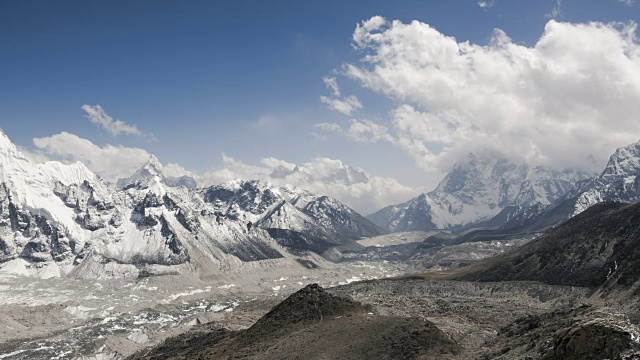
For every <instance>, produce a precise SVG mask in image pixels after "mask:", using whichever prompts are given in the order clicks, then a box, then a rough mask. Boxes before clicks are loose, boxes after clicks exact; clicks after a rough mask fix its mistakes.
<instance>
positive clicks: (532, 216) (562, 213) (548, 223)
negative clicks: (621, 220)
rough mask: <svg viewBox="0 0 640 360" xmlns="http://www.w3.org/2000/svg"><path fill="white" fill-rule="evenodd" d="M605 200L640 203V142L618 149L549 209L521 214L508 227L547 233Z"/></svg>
mask: <svg viewBox="0 0 640 360" xmlns="http://www.w3.org/2000/svg"><path fill="white" fill-rule="evenodd" d="M605 201H615V202H624V203H636V202H640V142H638V143H635V144H630V145H627V146H623V147H620V148H618V149H617V150H616V151H615V153H613V154H612V155H611V156H610V157H609V162H608V163H607V166H606V167H605V169H604V170H603V171H602V172H601V173H600V174H598V175H597V176H595V177H593V178H590V179H585V180H582V181H579V182H578V183H576V185H575V186H574V188H573V189H571V190H570V191H568V192H567V193H566V194H565V195H564V196H563V197H561V198H559V199H558V200H556V201H555V202H554V203H553V204H551V205H550V206H547V207H544V208H543V209H538V211H535V212H532V211H528V212H522V211H520V212H519V213H518V214H517V215H516V216H514V218H513V219H512V220H510V221H509V222H508V223H506V224H505V227H507V228H512V229H523V228H526V229H527V230H528V231H539V230H544V229H546V228H549V227H552V226H556V225H559V224H561V223H562V222H564V221H566V220H568V219H570V218H572V217H574V216H576V215H578V214H580V213H581V212H583V211H585V210H586V209H588V208H590V207H591V206H593V205H595V204H598V203H601V202H605Z"/></svg>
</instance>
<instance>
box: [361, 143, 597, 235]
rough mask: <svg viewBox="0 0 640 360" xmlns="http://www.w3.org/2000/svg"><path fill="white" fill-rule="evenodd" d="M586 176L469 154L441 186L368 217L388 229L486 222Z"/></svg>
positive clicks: (549, 199)
mask: <svg viewBox="0 0 640 360" xmlns="http://www.w3.org/2000/svg"><path fill="white" fill-rule="evenodd" d="M586 177H587V175H586V174H584V173H581V172H576V171H569V170H567V171H556V170H552V169H548V168H543V167H534V166H530V165H528V164H526V163H521V164H514V163H512V162H509V161H507V160H504V159H498V158H488V157H487V158H483V157H478V156H476V155H474V154H470V155H469V157H468V159H467V160H466V161H464V162H460V163H457V164H456V165H455V166H454V167H453V169H452V170H451V171H450V172H449V173H448V174H447V175H446V176H445V178H444V179H443V180H442V181H441V182H440V184H439V185H438V187H437V188H436V189H435V190H433V191H431V192H429V193H424V194H421V195H419V196H418V197H416V198H413V199H411V200H409V201H407V202H405V203H402V204H399V205H393V206H389V207H386V208H384V209H382V210H380V211H378V212H376V213H374V214H371V215H369V216H368V218H369V219H370V220H372V221H373V222H374V223H376V224H378V225H379V226H381V227H383V228H386V229H388V230H390V231H412V230H431V229H449V228H456V227H462V226H468V225H471V224H475V223H479V222H482V221H487V220H489V219H492V218H493V217H495V216H496V215H498V214H499V213H500V212H501V211H503V210H504V209H505V208H507V207H510V206H516V207H518V208H522V209H527V208H530V207H532V206H534V205H536V204H542V205H549V204H551V203H553V202H554V201H555V200H556V199H558V198H560V197H561V196H563V195H564V194H565V193H566V192H567V191H569V190H570V189H571V188H572V187H573V186H574V184H575V183H576V182H577V181H578V180H581V179H584V178H586Z"/></svg>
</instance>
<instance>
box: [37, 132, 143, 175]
mask: <svg viewBox="0 0 640 360" xmlns="http://www.w3.org/2000/svg"><path fill="white" fill-rule="evenodd" d="M33 144H34V145H35V146H36V147H37V148H38V149H39V150H40V151H41V152H42V153H44V154H45V155H46V156H48V157H50V158H52V159H56V160H62V161H68V162H75V161H81V162H83V163H84V164H85V165H86V166H87V167H88V168H89V169H91V170H92V171H93V172H95V173H96V174H98V175H100V176H102V177H103V178H105V179H107V180H109V181H115V180H117V179H119V178H123V177H127V176H131V174H133V173H134V172H135V171H136V170H138V169H139V168H140V167H141V166H142V165H143V164H144V163H146V162H147V160H149V157H150V156H151V154H150V153H148V152H147V151H146V150H144V149H139V148H129V147H124V146H113V145H105V146H98V145H96V144H94V143H92V142H91V141H89V140H87V139H83V138H81V137H79V136H77V135H74V134H69V133H67V132H62V133H60V134H56V135H52V136H48V137H42V138H35V139H33Z"/></svg>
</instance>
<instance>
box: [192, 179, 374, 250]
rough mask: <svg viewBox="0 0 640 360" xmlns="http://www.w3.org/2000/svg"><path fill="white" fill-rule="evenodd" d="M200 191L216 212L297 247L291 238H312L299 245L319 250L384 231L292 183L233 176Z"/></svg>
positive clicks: (347, 208) (356, 214)
mask: <svg viewBox="0 0 640 360" xmlns="http://www.w3.org/2000/svg"><path fill="white" fill-rule="evenodd" d="M200 193H201V195H202V197H203V199H205V201H206V202H208V203H210V204H212V205H213V206H214V208H215V209H216V213H217V214H219V216H223V217H226V218H230V219H235V220H239V221H245V222H247V223H248V224H249V223H250V225H251V226H256V227H260V228H263V229H266V230H269V232H270V234H271V235H272V236H273V237H274V238H276V239H277V240H278V241H279V242H282V243H283V244H285V245H289V246H293V247H297V248H300V246H294V245H293V244H292V243H291V239H292V238H300V237H301V236H302V237H304V236H306V237H307V238H310V239H314V241H307V242H305V243H311V244H307V246H302V248H304V249H308V250H314V251H319V250H326V249H327V248H328V246H331V245H338V244H342V243H344V242H346V241H349V240H357V239H360V238H362V237H368V236H376V235H380V234H382V233H383V232H384V231H383V230H382V229H380V228H378V227H377V226H376V225H374V224H373V223H372V222H371V221H369V220H367V219H366V218H364V217H362V216H361V215H360V214H358V213H357V212H355V211H354V210H352V209H350V208H349V207H347V206H345V205H344V204H342V203H340V202H339V201H337V200H336V199H333V198H331V197H328V196H316V195H314V194H312V193H310V192H308V191H306V190H303V189H300V188H298V187H295V186H292V185H286V186H281V187H276V186H272V185H270V184H268V183H263V182H260V181H257V180H254V181H242V180H233V181H229V182H227V183H224V184H221V185H216V186H212V187H210V188H208V189H202V190H200Z"/></svg>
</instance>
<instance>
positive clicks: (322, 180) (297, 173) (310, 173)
mask: <svg viewBox="0 0 640 360" xmlns="http://www.w3.org/2000/svg"><path fill="white" fill-rule="evenodd" d="M222 159H223V164H222V166H221V167H219V168H216V169H212V170H210V171H207V172H206V173H205V174H203V175H202V176H200V177H196V179H197V180H198V182H199V183H200V184H203V185H213V184H219V183H222V182H225V181H228V180H232V179H235V178H241V179H257V180H263V181H268V182H270V183H272V184H275V185H285V184H292V185H296V186H299V187H301V188H303V189H306V190H309V191H311V192H313V193H316V194H321V195H329V196H332V197H334V198H336V199H338V200H340V201H342V202H344V203H345V204H347V205H349V206H351V207H353V208H354V209H355V210H357V211H359V212H362V213H365V214H368V213H370V212H373V211H375V210H378V209H380V208H381V207H383V206H386V205H389V204H395V203H398V202H401V201H405V200H407V199H409V198H411V197H413V196H416V195H417V194H419V193H420V192H422V191H424V190H425V189H414V188H411V187H409V186H405V185H403V184H400V183H399V182H398V181H397V180H396V179H393V178H389V177H380V176H373V175H371V174H368V173H366V172H365V171H364V170H362V169H359V168H356V167H351V166H348V165H346V164H344V163H343V162H342V161H340V160H337V159H330V158H326V157H316V158H313V159H311V160H310V161H308V162H306V163H303V164H295V163H291V162H287V161H285V160H281V159H277V158H273V157H268V158H263V159H262V160H261V161H260V165H259V166H255V165H248V164H245V163H243V162H242V161H239V160H236V159H234V158H232V157H229V156H227V155H224V154H223V155H222ZM178 175H179V174H174V176H178ZM185 175H189V174H185ZM190 175H193V174H190Z"/></svg>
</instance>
